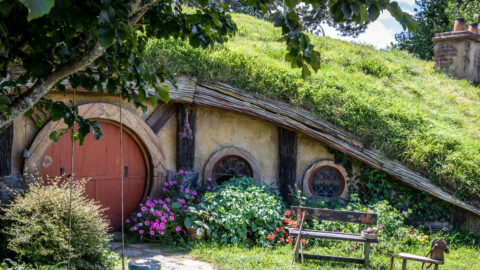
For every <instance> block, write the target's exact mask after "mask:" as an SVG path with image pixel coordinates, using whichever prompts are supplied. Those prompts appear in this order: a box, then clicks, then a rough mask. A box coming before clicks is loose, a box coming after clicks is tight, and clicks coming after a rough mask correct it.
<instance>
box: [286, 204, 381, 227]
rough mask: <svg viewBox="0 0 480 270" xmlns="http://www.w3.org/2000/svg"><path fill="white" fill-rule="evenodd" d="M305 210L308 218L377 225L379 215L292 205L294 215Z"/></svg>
mask: <svg viewBox="0 0 480 270" xmlns="http://www.w3.org/2000/svg"><path fill="white" fill-rule="evenodd" d="M303 211H305V219H306V220H327V221H335V222H345V223H359V224H365V225H376V224H377V218H378V215H377V214H375V213H363V212H352V211H339V210H330V209H322V208H311V207H301V206H292V215H293V216H297V217H299V218H300V217H301V215H300V216H298V214H299V213H302V212H303Z"/></svg>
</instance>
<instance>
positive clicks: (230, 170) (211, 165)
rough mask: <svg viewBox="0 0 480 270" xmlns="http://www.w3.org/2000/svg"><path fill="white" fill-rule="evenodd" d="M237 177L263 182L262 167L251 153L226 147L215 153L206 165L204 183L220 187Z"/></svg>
mask: <svg viewBox="0 0 480 270" xmlns="http://www.w3.org/2000/svg"><path fill="white" fill-rule="evenodd" d="M235 176H249V177H252V178H254V179H255V180H257V181H260V180H261V172H260V166H258V163H257V161H256V160H255V158H254V157H253V155H252V154H250V153H249V152H247V151H245V150H243V149H241V148H238V147H225V148H222V149H220V150H218V151H217V152H215V153H214V154H213V155H212V156H211V157H210V158H209V159H208V161H207V164H205V169H204V172H203V181H204V183H209V182H208V180H209V178H210V180H211V181H212V182H213V184H214V185H220V184H222V183H223V182H225V181H228V180H229V179H230V178H232V177H235Z"/></svg>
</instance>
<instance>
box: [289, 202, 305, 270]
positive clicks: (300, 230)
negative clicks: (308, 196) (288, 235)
mask: <svg viewBox="0 0 480 270" xmlns="http://www.w3.org/2000/svg"><path fill="white" fill-rule="evenodd" d="M305 214H306V211H303V212H302V219H301V222H300V226H299V228H298V236H297V241H296V242H295V248H294V250H293V256H292V262H291V263H290V264H293V262H294V261H295V259H296V258H297V257H298V243H299V242H300V243H301V242H302V228H303V222H304V221H305ZM297 217H298V215H297Z"/></svg>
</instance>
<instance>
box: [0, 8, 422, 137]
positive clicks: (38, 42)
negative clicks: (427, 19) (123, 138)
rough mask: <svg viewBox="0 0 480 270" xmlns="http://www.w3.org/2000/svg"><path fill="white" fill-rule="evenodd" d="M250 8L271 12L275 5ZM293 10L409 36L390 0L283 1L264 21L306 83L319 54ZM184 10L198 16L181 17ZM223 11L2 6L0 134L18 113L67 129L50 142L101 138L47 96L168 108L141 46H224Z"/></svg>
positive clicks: (406, 21)
mask: <svg viewBox="0 0 480 270" xmlns="http://www.w3.org/2000/svg"><path fill="white" fill-rule="evenodd" d="M247 3H248V4H249V5H252V6H253V5H254V6H257V7H258V8H259V9H260V10H262V12H264V13H269V9H268V6H269V5H272V4H275V0H248V1H247ZM299 4H304V5H311V6H312V7H313V8H316V7H319V6H321V5H327V6H328V11H329V12H330V13H331V14H332V17H333V19H334V20H335V21H337V22H343V21H349V22H355V23H358V24H362V23H365V22H367V21H374V20H375V19H377V18H378V16H379V14H380V12H381V11H383V10H388V12H390V13H391V14H392V16H393V17H395V18H396V19H397V20H398V21H399V22H400V23H401V24H402V25H403V27H404V28H405V29H406V28H408V29H409V30H414V28H415V23H414V21H413V20H412V18H411V16H410V15H408V14H406V13H404V12H403V11H402V10H401V9H400V8H399V6H398V3H397V2H390V0H318V1H314V0H307V1H299V0H285V1H284V3H283V4H282V5H281V7H279V8H278V9H276V10H277V11H275V12H272V13H271V14H269V15H270V18H271V19H272V20H273V21H274V23H275V25H276V26H277V27H281V29H282V37H281V39H282V40H284V41H285V43H286V46H287V53H286V56H285V59H286V61H288V62H290V63H291V66H292V67H293V68H301V69H302V76H303V77H307V76H309V75H310V74H311V71H312V70H313V71H317V70H318V69H319V68H320V54H319V52H318V51H317V50H315V49H314V45H313V44H312V43H311V41H310V39H309V37H308V35H306V34H305V33H304V32H303V31H302V30H303V23H302V22H301V20H300V17H299V15H298V14H297V13H296V11H295V7H296V6H297V5H299ZM186 5H187V6H190V7H193V8H194V11H193V12H192V11H191V10H190V9H189V11H185V10H184V8H183V7H184V6H186ZM228 12H229V6H228V5H226V4H223V3H222V2H218V1H208V0H190V1H181V0H180V1H179V0H176V1H173V0H81V1H80V0H56V1H55V0H35V1H33V0H0V78H3V79H2V80H1V82H0V133H1V132H2V131H3V130H4V129H5V128H6V127H8V126H9V125H10V124H11V123H12V121H13V119H14V118H15V117H17V116H19V115H22V114H24V115H25V116H27V117H30V116H34V119H36V122H37V124H38V125H41V124H42V117H40V115H42V114H43V116H44V117H43V118H50V119H51V120H54V121H57V120H60V119H63V120H64V122H65V123H66V124H67V126H68V128H66V129H63V130H59V131H56V132H54V133H52V134H51V136H50V137H51V138H52V139H53V140H58V139H59V138H60V136H61V135H62V134H63V133H64V132H67V131H71V132H72V136H73V138H74V139H79V140H80V143H81V142H82V141H83V138H84V137H85V136H86V135H87V134H88V133H89V132H90V131H93V133H94V136H95V137H96V138H99V137H100V136H101V135H102V133H101V128H100V125H99V124H98V123H97V122H95V121H90V120H88V119H83V118H82V117H81V116H80V115H79V114H78V109H77V108H76V107H75V106H73V104H65V103H64V102H60V101H53V100H50V99H48V98H45V95H46V94H47V93H48V92H49V91H52V90H58V91H63V92H64V91H65V90H66V88H67V87H73V88H76V87H82V88H84V89H86V90H88V91H93V90H94V89H97V91H99V92H100V93H104V92H106V93H105V94H108V95H120V96H121V98H122V99H126V100H128V101H131V102H133V104H134V105H135V107H137V108H138V107H140V108H142V109H143V111H146V106H145V105H143V103H144V102H145V101H146V100H147V99H149V100H150V101H151V102H152V104H153V105H155V104H156V103H157V100H162V101H164V102H168V88H167V87H166V86H165V85H163V84H162V82H164V81H166V80H171V81H172V82H174V78H173V76H171V75H170V74H166V73H165V72H164V71H163V70H159V69H156V68H155V67H154V66H151V65H149V64H148V62H147V61H146V59H145V57H144V56H145V49H146V45H147V41H148V40H149V38H152V37H155V38H169V37H173V38H181V39H188V40H189V42H190V43H191V44H192V45H193V46H195V47H198V46H201V47H202V48H207V47H208V46H213V45H214V44H215V43H224V42H225V41H226V40H227V39H228V37H230V36H232V35H233V34H234V33H235V32H236V31H237V28H236V25H235V23H234V22H233V21H232V20H231V17H230V15H229V14H228ZM75 125H77V126H78V131H73V128H72V127H74V126H75Z"/></svg>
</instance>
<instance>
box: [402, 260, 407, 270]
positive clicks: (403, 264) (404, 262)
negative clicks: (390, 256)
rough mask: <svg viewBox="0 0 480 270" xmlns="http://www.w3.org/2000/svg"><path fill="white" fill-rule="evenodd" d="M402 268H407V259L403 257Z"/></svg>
mask: <svg viewBox="0 0 480 270" xmlns="http://www.w3.org/2000/svg"><path fill="white" fill-rule="evenodd" d="M402 270H407V260H406V259H403V263H402Z"/></svg>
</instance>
